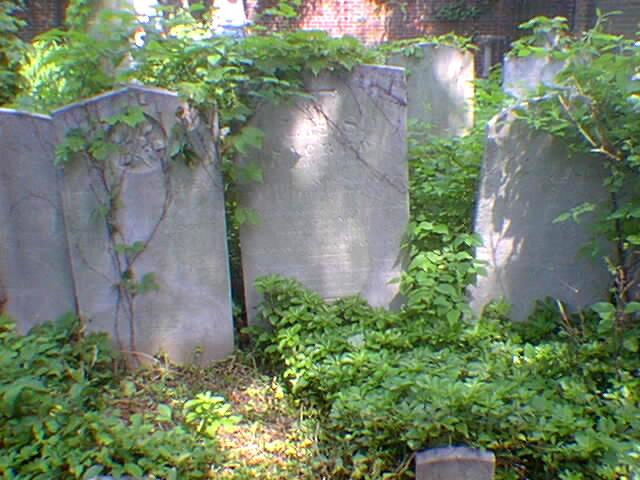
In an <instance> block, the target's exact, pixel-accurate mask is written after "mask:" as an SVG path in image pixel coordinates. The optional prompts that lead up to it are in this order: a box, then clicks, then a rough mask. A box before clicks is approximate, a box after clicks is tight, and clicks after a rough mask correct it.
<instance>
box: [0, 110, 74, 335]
mask: <svg viewBox="0 0 640 480" xmlns="http://www.w3.org/2000/svg"><path fill="white" fill-rule="evenodd" d="M55 139H56V136H55V129H54V126H53V122H52V121H51V118H50V117H47V116H42V115H31V114H27V113H21V112H16V111H13V110H2V109H0V146H1V148H2V157H1V164H2V165H1V168H0V225H1V227H0V311H1V312H4V313H8V314H9V315H11V316H12V317H13V318H14V319H15V321H16V322H17V326H18V329H19V331H21V332H23V333H26V332H27V331H28V330H29V329H30V328H31V327H33V326H34V325H36V324H38V323H42V322H44V321H47V320H53V319H55V318H57V317H58V316H60V315H61V314H63V313H66V312H68V311H73V310H75V301H74V290H73V280H72V276H71V268H70V266H69V257H68V252H67V242H66V237H65V229H64V220H63V215H62V203H61V200H60V194H59V190H58V177H57V174H56V169H55V167H54V165H53V157H54V149H55Z"/></svg>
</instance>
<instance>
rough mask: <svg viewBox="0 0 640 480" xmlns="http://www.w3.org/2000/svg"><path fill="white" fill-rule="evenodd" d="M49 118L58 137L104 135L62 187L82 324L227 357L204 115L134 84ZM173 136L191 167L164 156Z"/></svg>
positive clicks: (217, 204)
mask: <svg viewBox="0 0 640 480" xmlns="http://www.w3.org/2000/svg"><path fill="white" fill-rule="evenodd" d="M117 116H119V117H120V118H125V119H126V121H127V122H128V123H125V122H118V123H114V118H116V117H117ZM53 117H54V120H55V123H56V125H57V128H58V133H59V140H60V142H63V141H64V139H65V137H66V136H67V135H69V134H73V133H74V132H76V133H77V129H81V131H80V132H81V135H82V136H84V137H86V138H89V137H91V136H92V135H94V136H95V134H96V133H95V132H100V135H102V137H103V145H104V148H102V149H100V148H98V149H95V150H94V151H95V155H94V156H93V157H89V156H88V155H86V154H84V153H80V154H76V155H74V156H73V157H72V160H71V161H70V162H69V164H67V165H65V167H64V185H63V194H62V197H63V203H64V212H65V219H66V226H67V235H68V239H69V245H70V254H71V263H72V267H73V274H74V278H75V280H76V291H77V298H78V306H79V309H80V313H81V314H82V315H83V316H85V317H86V318H87V319H88V320H89V325H90V327H91V329H92V330H99V331H106V332H109V333H111V334H112V335H113V337H114V339H115V341H116V344H117V345H118V346H119V348H121V349H122V350H123V351H125V352H140V354H138V353H135V354H134V355H135V356H137V357H140V356H141V355H142V356H144V357H145V358H146V357H147V356H149V355H153V354H156V353H158V352H162V353H166V354H167V355H168V356H169V358H170V359H171V360H172V361H177V362H180V363H187V362H190V361H193V360H194V357H196V358H197V359H200V360H202V361H206V360H211V359H219V358H222V357H224V356H225V355H227V354H229V353H231V351H232V350H233V325H232V318H231V305H230V292H229V273H228V262H227V246H226V245H227V244H226V228H225V216H224V198H223V185H222V176H221V172H220V162H219V159H218V157H217V152H216V149H215V145H214V142H213V136H212V133H211V132H210V131H207V128H206V125H205V123H206V122H204V121H203V119H201V118H200V117H199V116H198V115H197V114H194V112H193V111H191V110H189V108H188V107H187V106H186V105H183V104H182V102H181V101H180V100H179V99H178V97H177V95H176V94H174V93H171V92H166V91H163V90H154V89H147V88H140V87H128V88H125V89H123V90H119V91H115V92H110V93H107V94H104V95H101V96H98V97H95V98H92V99H90V100H87V101H84V102H80V103H76V104H73V105H71V106H69V107H66V108H63V109H61V110H58V111H56V112H54V114H53ZM92 132H93V133H92ZM180 139H182V140H186V139H188V140H189V141H190V148H191V149H192V150H194V151H195V153H196V154H197V157H198V158H197V160H196V162H195V164H194V165H192V166H191V167H189V166H187V165H186V164H185V163H184V162H182V161H177V160H174V161H171V160H170V158H169V152H170V151H172V150H177V148H176V146H179V145H181V144H182V143H181V142H182V140H180ZM176 142H179V143H176ZM94 145H99V144H94ZM107 145H114V146H115V147H113V146H112V147H108V146H107ZM96 156H97V158H96ZM156 287H157V288H156Z"/></svg>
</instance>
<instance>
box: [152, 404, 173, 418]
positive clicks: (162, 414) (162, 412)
mask: <svg viewBox="0 0 640 480" xmlns="http://www.w3.org/2000/svg"><path fill="white" fill-rule="evenodd" d="M172 418H173V411H172V410H171V407H170V406H169V405H165V404H164V403H161V404H159V405H158V415H157V416H156V419H157V420H159V421H161V422H171V419H172Z"/></svg>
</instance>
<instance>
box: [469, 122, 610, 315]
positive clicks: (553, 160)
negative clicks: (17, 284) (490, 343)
mask: <svg viewBox="0 0 640 480" xmlns="http://www.w3.org/2000/svg"><path fill="white" fill-rule="evenodd" d="M605 177H606V172H605V169H604V168H603V166H602V164H601V163H599V161H598V160H596V159H594V158H592V157H587V156H584V155H578V154H575V155H569V152H568V151H567V148H566V146H565V145H563V144H562V143H561V142H560V141H558V140H554V139H553V138H552V137H551V136H550V135H547V134H544V133H539V132H533V131H532V130H531V128H529V127H528V126H527V125H526V123H525V121H524V120H517V119H515V118H514V115H513V112H512V111H505V112H503V113H501V114H499V115H498V116H496V117H495V118H494V119H493V120H492V121H491V122H490V124H489V134H488V139H487V145H486V150H485V157H484V165H483V170H482V178H481V184H480V191H479V196H478V203H477V211H476V216H475V231H476V233H477V234H479V235H480V237H481V239H482V241H483V246H482V247H480V248H478V249H477V251H476V255H477V257H478V258H479V259H480V260H483V261H485V262H487V270H488V275H487V276H486V277H480V278H479V279H478V282H477V284H476V285H475V286H474V287H472V288H471V289H470V291H469V293H470V295H471V306H472V308H473V310H474V311H475V312H476V313H478V314H479V313H480V312H481V311H482V309H483V307H484V306H485V305H486V304H487V303H488V302H489V301H490V300H492V299H503V300H506V301H507V302H509V303H511V304H512V305H513V307H512V312H511V313H512V315H511V316H512V318H513V319H514V320H516V321H522V320H526V318H527V316H528V315H529V314H530V313H531V311H532V309H533V307H534V305H535V301H536V300H537V299H543V298H544V297H546V296H550V297H554V298H559V299H560V300H562V301H564V302H567V304H568V306H569V307H571V308H574V309H575V308H581V307H584V306H587V305H589V304H591V303H594V302H597V301H599V300H602V299H605V298H606V296H607V288H608V282H609V275H608V274H607V271H606V269H605V267H604V262H603V261H602V260H594V259H592V258H590V257H585V256H583V255H580V254H579V253H580V249H581V247H583V246H584V245H586V244H587V243H588V242H590V241H591V240H592V239H593V235H592V231H591V228H590V224H591V223H592V222H593V219H594V217H593V214H586V215H584V216H582V217H581V221H580V223H578V224H576V223H575V222H572V221H567V222H562V223H555V224H554V223H553V221H554V220H555V219H556V218H557V217H558V216H559V215H561V214H563V213H565V212H568V211H569V210H571V209H572V208H574V207H576V206H578V205H581V204H583V203H585V202H593V203H595V204H599V203H601V202H605V203H606V201H607V198H608V195H607V192H606V191H605V188H604V187H603V185H602V182H603V179H604V178H605ZM606 248H607V247H606V246H605V251H606Z"/></svg>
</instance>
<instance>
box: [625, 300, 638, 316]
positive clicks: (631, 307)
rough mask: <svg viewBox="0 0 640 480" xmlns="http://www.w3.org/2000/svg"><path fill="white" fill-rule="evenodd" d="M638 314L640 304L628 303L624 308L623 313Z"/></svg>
mask: <svg viewBox="0 0 640 480" xmlns="http://www.w3.org/2000/svg"><path fill="white" fill-rule="evenodd" d="M638 312H640V302H629V303H627V304H626V305H625V307H624V313H627V314H633V313H638Z"/></svg>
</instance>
